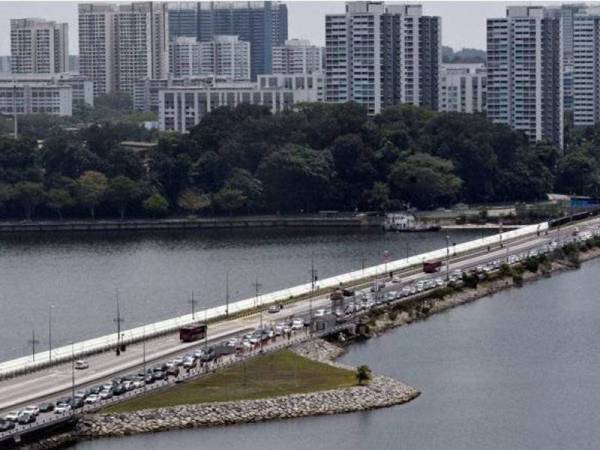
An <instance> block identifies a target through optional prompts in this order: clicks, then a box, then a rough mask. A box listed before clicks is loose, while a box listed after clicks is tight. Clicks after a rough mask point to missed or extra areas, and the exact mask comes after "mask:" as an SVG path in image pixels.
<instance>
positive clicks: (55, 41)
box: [10, 19, 69, 73]
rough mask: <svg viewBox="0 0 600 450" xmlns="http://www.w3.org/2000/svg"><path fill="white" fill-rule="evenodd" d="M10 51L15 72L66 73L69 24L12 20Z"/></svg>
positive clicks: (40, 20) (38, 20)
mask: <svg viewBox="0 0 600 450" xmlns="http://www.w3.org/2000/svg"><path fill="white" fill-rule="evenodd" d="M10 52H11V71H12V72H13V73H57V72H66V71H67V70H68V68H69V32H68V25H67V24H66V23H56V22H52V21H47V20H42V19H12V20H11V21H10Z"/></svg>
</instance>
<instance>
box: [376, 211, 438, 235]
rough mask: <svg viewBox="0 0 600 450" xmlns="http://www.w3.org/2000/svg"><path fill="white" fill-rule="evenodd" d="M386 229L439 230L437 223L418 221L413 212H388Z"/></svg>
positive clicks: (384, 227)
mask: <svg viewBox="0 0 600 450" xmlns="http://www.w3.org/2000/svg"><path fill="white" fill-rule="evenodd" d="M383 229H384V230H385V231H439V230H440V229H441V227H440V225H438V224H437V223H425V222H420V221H418V220H417V219H416V218H415V216H413V215H412V214H406V213H387V214H386V215H385V220H384V222H383Z"/></svg>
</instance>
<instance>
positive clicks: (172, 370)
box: [167, 366, 179, 377]
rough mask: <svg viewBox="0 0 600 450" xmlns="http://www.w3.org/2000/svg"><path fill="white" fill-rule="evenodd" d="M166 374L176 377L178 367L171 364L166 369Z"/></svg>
mask: <svg viewBox="0 0 600 450" xmlns="http://www.w3.org/2000/svg"><path fill="white" fill-rule="evenodd" d="M167 376H172V377H178V376H179V367H177V366H173V367H169V368H168V369H167Z"/></svg>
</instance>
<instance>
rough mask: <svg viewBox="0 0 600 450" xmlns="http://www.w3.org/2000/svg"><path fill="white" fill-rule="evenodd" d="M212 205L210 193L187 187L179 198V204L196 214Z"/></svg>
mask: <svg viewBox="0 0 600 450" xmlns="http://www.w3.org/2000/svg"><path fill="white" fill-rule="evenodd" d="M210 205H211V200H210V197H209V196H208V195H206V194H202V193H200V192H198V191H195V190H193V189H186V190H185V191H183V192H182V193H181V194H180V195H179V198H178V199H177V206H179V207H180V208H181V209H183V210H185V211H188V212H189V213H191V214H196V213H198V212H199V211H201V210H203V209H205V208H208V207H209V206H210Z"/></svg>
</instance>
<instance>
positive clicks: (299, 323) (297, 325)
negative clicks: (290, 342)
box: [292, 319, 304, 330]
mask: <svg viewBox="0 0 600 450" xmlns="http://www.w3.org/2000/svg"><path fill="white" fill-rule="evenodd" d="M302 328H304V320H302V319H294V320H292V330H301V329H302Z"/></svg>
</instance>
